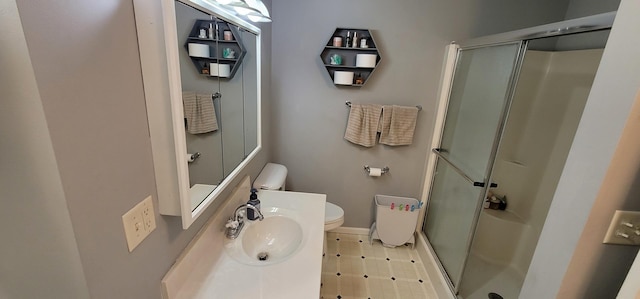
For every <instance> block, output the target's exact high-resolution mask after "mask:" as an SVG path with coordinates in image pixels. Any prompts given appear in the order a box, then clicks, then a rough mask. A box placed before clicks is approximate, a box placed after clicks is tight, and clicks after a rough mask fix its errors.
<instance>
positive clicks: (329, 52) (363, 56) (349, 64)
mask: <svg viewBox="0 0 640 299" xmlns="http://www.w3.org/2000/svg"><path fill="white" fill-rule="evenodd" d="M320 59H322V62H323V64H324V67H325V69H326V70H327V73H329V76H330V77H331V81H333V84H334V85H336V86H356V87H360V86H364V85H365V84H366V83H367V81H368V80H369V78H370V77H371V75H373V72H374V71H375V70H376V67H377V66H378V64H380V60H381V59H382V57H381V56H380V52H379V51H378V47H377V43H376V42H375V40H374V38H373V34H371V31H370V30H369V29H354V28H336V30H335V31H334V32H333V35H332V36H331V38H330V39H329V41H328V42H327V43H326V45H325V47H324V50H322V53H320Z"/></svg>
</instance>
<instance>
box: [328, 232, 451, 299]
mask: <svg viewBox="0 0 640 299" xmlns="http://www.w3.org/2000/svg"><path fill="white" fill-rule="evenodd" d="M327 247H328V248H327V253H326V255H327V258H326V259H325V261H324V262H323V265H322V287H321V288H320V297H321V298H323V299H330V298H337V299H367V298H370V299H431V298H433V299H437V298H438V297H437V295H436V293H435V290H434V289H433V285H432V284H431V281H430V280H429V277H428V276H427V272H426V271H425V270H424V266H423V264H422V261H421V260H420V257H419V256H418V253H417V252H416V250H413V249H411V247H410V246H399V247H396V248H386V247H383V246H382V243H380V241H377V240H375V241H374V242H373V245H369V237H368V236H365V235H352V234H338V233H332V232H329V233H327Z"/></svg>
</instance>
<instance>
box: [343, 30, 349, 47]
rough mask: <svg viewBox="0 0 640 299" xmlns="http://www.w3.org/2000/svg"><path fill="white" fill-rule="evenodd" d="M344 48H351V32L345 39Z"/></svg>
mask: <svg viewBox="0 0 640 299" xmlns="http://www.w3.org/2000/svg"><path fill="white" fill-rule="evenodd" d="M344 46H345V47H346V48H349V47H351V31H347V38H346V39H345V43H344Z"/></svg>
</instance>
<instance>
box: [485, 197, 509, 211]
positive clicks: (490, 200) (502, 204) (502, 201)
mask: <svg viewBox="0 0 640 299" xmlns="http://www.w3.org/2000/svg"><path fill="white" fill-rule="evenodd" d="M482 207H483V208H485V209H492V210H506V209H507V197H506V196H503V197H502V198H499V197H496V196H495V195H491V196H490V197H489V196H487V199H486V200H485V202H484V203H483V205H482Z"/></svg>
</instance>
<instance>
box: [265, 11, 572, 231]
mask: <svg viewBox="0 0 640 299" xmlns="http://www.w3.org/2000/svg"><path fill="white" fill-rule="evenodd" d="M567 4H568V1H545V3H543V4H541V3H540V2H536V3H532V2H531V1H511V2H509V3H508V4H504V3H503V2H500V3H497V2H496V1H471V0H467V1H463V2H460V1H456V2H453V1H402V3H398V2H394V1H381V0H376V1H364V0H359V1H311V0H303V1H293V0H289V1H286V0H282V1H275V2H274V7H273V11H272V14H273V19H274V21H273V30H274V35H273V45H274V48H273V53H274V55H273V72H272V78H273V79H272V80H273V83H272V88H273V90H272V95H273V97H272V99H273V101H272V103H270V104H269V105H270V106H271V109H272V111H273V114H272V118H271V120H272V126H273V130H274V131H273V135H271V137H272V139H273V144H274V162H278V163H282V164H284V165H286V166H287V167H288V168H289V176H288V178H287V189H289V190H295V191H306V192H319V193H325V194H327V195H328V197H327V200H328V201H330V202H333V203H336V204H338V205H340V206H341V207H342V208H343V209H344V210H345V223H344V226H347V227H361V228H364V227H369V226H370V225H371V222H372V221H373V210H372V202H373V196H374V195H375V194H387V195H396V196H407V197H414V198H418V197H419V196H420V190H421V184H422V178H423V169H424V163H425V156H426V153H427V150H428V147H429V145H430V144H429V143H430V140H431V136H432V130H433V125H434V124H433V122H434V113H435V111H434V110H435V107H436V101H437V99H436V94H437V90H438V82H439V79H440V70H441V66H442V61H443V55H444V47H445V45H447V44H448V43H449V42H451V41H452V40H462V39H466V38H468V37H470V36H477V35H481V34H486V33H495V32H500V31H507V30H511V29H516V28H521V27H527V26H533V25H538V24H543V23H548V22H553V21H559V20H562V19H563V17H564V14H565V10H566V7H567ZM336 27H351V28H369V29H371V30H372V33H373V35H374V38H375V39H376V42H377V44H378V46H379V48H380V52H381V55H382V61H381V63H380V65H379V67H378V69H377V70H376V72H375V73H374V74H373V76H372V77H371V78H370V79H369V80H368V81H367V85H366V86H365V87H363V88H359V89H358V88H344V87H336V86H334V85H333V84H332V82H331V80H330V77H329V75H328V74H327V72H326V71H325V69H324V67H323V66H322V62H321V60H320V58H319V54H320V52H321V51H322V48H323V46H324V45H325V44H326V43H327V41H328V40H329V38H330V37H331V35H332V33H333V31H334V30H335V28H336ZM345 101H353V102H358V103H380V104H397V105H422V106H423V108H424V109H423V110H422V111H421V112H420V113H419V116H418V125H417V128H416V135H415V138H414V143H413V145H411V146H402V147H388V146H384V145H377V146H375V147H373V148H364V147H360V146H357V145H354V144H351V143H349V142H348V141H346V140H344V139H343V135H344V130H345V126H346V122H347V116H348V113H349V110H348V108H347V107H346V106H345V104H344V103H345ZM365 164H367V165H370V166H373V167H383V166H389V167H390V169H391V171H390V173H389V174H388V175H384V176H382V177H378V178H371V177H368V176H366V173H365V172H364V171H363V169H362V167H363V166H364V165H365Z"/></svg>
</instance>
